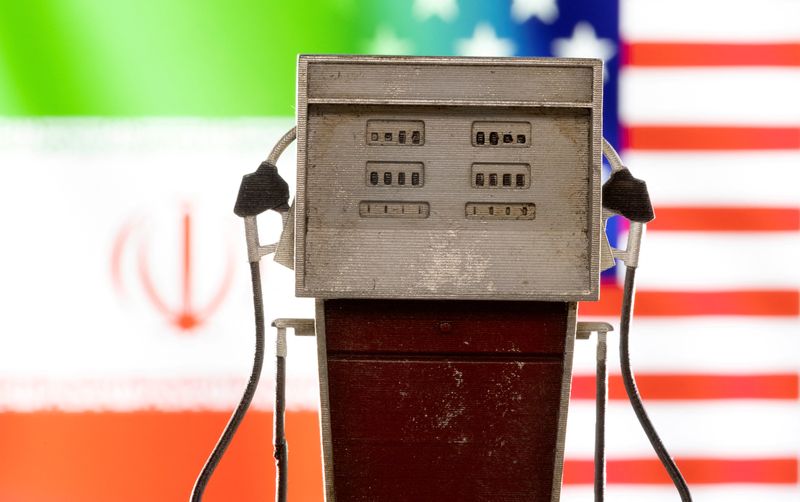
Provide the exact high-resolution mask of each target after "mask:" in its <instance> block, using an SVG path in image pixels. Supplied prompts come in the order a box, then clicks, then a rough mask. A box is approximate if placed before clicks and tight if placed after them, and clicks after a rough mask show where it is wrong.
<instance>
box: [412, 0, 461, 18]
mask: <svg viewBox="0 0 800 502" xmlns="http://www.w3.org/2000/svg"><path fill="white" fill-rule="evenodd" d="M413 11H414V16H416V18H417V19H419V20H421V21H425V20H426V19H428V18H429V17H431V16H439V17H440V18H442V20H443V21H452V20H453V19H455V18H456V16H457V15H458V4H457V3H456V0H414V8H413Z"/></svg>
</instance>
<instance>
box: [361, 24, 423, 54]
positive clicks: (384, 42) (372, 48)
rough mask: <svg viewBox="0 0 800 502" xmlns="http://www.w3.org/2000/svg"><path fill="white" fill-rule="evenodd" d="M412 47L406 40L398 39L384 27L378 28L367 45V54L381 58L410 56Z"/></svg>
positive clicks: (390, 30) (389, 29) (391, 31)
mask: <svg viewBox="0 0 800 502" xmlns="http://www.w3.org/2000/svg"><path fill="white" fill-rule="evenodd" d="M412 50H413V46H412V45H411V42H409V41H408V40H406V39H403V38H399V37H398V36H397V35H395V33H394V31H393V30H392V29H391V28H388V27H386V26H380V27H378V31H376V32H375V38H373V39H372V40H371V41H370V42H369V43H368V44H367V52H368V53H370V54H378V55H383V56H393V55H407V54H411V53H412Z"/></svg>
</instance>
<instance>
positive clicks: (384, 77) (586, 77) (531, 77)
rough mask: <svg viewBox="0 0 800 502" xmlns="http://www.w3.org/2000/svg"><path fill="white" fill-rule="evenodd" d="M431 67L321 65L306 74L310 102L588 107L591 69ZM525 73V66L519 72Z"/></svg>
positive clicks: (580, 67)
mask: <svg viewBox="0 0 800 502" xmlns="http://www.w3.org/2000/svg"><path fill="white" fill-rule="evenodd" d="M520 68H521V67H519V66H511V65H505V66H498V65H491V66H489V65H474V64H473V65H459V64H453V65H447V66H441V65H438V66H437V65H430V64H413V63H412V64H384V65H376V64H371V63H353V62H350V63H337V62H325V63H320V64H316V65H313V66H311V67H310V68H309V72H308V96H309V98H310V99H348V98H352V97H354V95H357V96H358V97H359V98H362V99H382V98H385V99H397V98H410V99H433V100H449V99H453V98H458V99H474V100H486V101H544V102H564V103H591V102H592V67H591V66H541V67H539V68H537V71H534V72H532V71H520ZM522 68H524V67H522Z"/></svg>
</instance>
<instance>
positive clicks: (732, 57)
mask: <svg viewBox="0 0 800 502" xmlns="http://www.w3.org/2000/svg"><path fill="white" fill-rule="evenodd" d="M622 56H623V64H624V65H630V66H644V67H668V66H683V67H686V66H789V67H792V66H800V43H763V44H757V43H748V44H742V43H726V44H701V43H662V42H632V43H627V44H625V45H624V46H623V48H622Z"/></svg>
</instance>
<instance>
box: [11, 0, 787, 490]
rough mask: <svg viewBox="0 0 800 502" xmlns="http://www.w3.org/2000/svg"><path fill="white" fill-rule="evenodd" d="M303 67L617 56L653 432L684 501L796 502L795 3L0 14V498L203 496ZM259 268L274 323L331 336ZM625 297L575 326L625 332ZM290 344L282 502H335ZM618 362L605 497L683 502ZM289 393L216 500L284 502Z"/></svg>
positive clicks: (273, 6)
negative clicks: (298, 68) (644, 194)
mask: <svg viewBox="0 0 800 502" xmlns="http://www.w3.org/2000/svg"><path fill="white" fill-rule="evenodd" d="M298 53H348V54H361V53H364V54H410V55H465V56H562V57H592V58H600V59H603V60H604V61H605V65H606V66H605V68H606V75H605V76H606V83H605V89H604V93H605V117H604V134H605V136H606V137H607V138H608V139H609V140H611V141H612V142H613V143H614V144H615V145H616V146H617V147H619V148H621V150H622V152H623V157H624V159H625V161H626V163H627V164H628V165H629V166H630V168H631V169H632V171H633V173H634V174H635V175H636V176H638V177H640V178H643V179H645V180H646V181H647V182H648V185H649V187H650V191H651V194H652V197H653V201H654V204H655V208H656V215H657V219H656V220H655V221H654V222H653V223H652V224H651V225H650V226H649V229H648V230H649V232H648V235H647V237H646V240H645V244H644V248H643V255H642V263H641V267H640V269H639V273H638V276H639V278H640V282H639V292H638V298H637V304H636V320H635V323H634V328H633V329H634V331H633V341H632V353H633V363H634V369H635V370H637V371H638V380H639V385H640V388H641V390H642V394H643V395H644V398H645V401H646V403H647V404H648V406H649V411H650V413H651V416H652V418H653V420H654V422H655V424H656V426H657V427H658V428H659V430H660V431H661V433H662V436H663V438H664V440H665V442H666V444H667V445H668V447H669V448H670V450H671V453H672V454H673V455H674V456H675V457H676V458H677V462H678V464H679V465H680V466H681V468H682V469H683V471H684V473H685V475H686V477H687V479H688V481H689V484H690V485H691V486H692V487H693V489H694V494H695V499H696V500H699V501H726V502H728V501H734V502H735V501H752V500H759V499H760V500H769V501H771V502H789V501H793V502H796V501H797V500H800V486H798V470H799V467H798V458H799V457H800V425H799V424H800V401H799V400H798V399H799V397H798V380H799V378H798V375H799V374H800V323H799V322H798V316H799V315H800V264H798V257H800V92H798V90H800V3H799V2H797V1H795V0H759V1H755V0H672V1H670V2H665V1H662V0H498V1H493V2H486V1H479V0H393V1H389V0H385V1H367V0H363V1H358V0H308V1H304V2H300V1H294V2H289V1H285V2H278V1H268V0H262V1H255V0H253V1H246V0H229V1H226V2H213V1H210V0H193V1H189V0H172V1H168V2H156V1H130V0H117V1H114V2H108V1H101V0H60V1H57V0H52V1H47V0H38V1H31V2H18V1H14V0H0V174H2V179H1V180H0V231H2V234H0V235H2V237H1V238H0V242H2V245H0V500H2V501H8V502H17V501H101V500H102V501H107V500H114V501H128V500H131V501H133V500H137V501H141V500H158V501H160V500H165V501H172V500H186V499H187V498H188V496H189V493H190V491H191V488H192V484H193V482H194V479H195V477H196V475H197V473H198V472H199V470H200V468H201V467H202V465H203V462H204V461H205V459H206V456H207V454H208V453H209V452H210V450H211V448H212V447H213V445H214V443H215V441H216V439H217V437H218V435H219V433H220V432H221V430H222V428H223V427H224V425H225V423H226V422H227V419H228V416H229V414H230V411H231V410H232V408H233V407H234V406H235V404H236V402H237V401H238V399H239V397H240V395H241V391H242V389H243V387H244V384H245V382H246V378H247V375H248V374H249V371H250V364H251V357H252V350H253V333H252V312H251V304H250V285H249V280H248V276H247V264H246V253H245V247H244V238H243V227H242V224H241V221H240V220H239V219H238V218H236V217H235V216H234V215H233V213H232V207H233V202H234V200H235V196H236V192H237V189H238V185H239V180H240V177H241V175H242V174H244V173H245V172H250V171H252V170H253V169H255V168H256V167H257V166H258V164H259V163H260V161H261V160H262V159H264V158H265V157H266V155H267V153H268V152H269V150H270V149H271V148H272V145H273V144H274V142H275V140H276V139H277V138H278V137H280V135H281V134H283V132H285V131H286V130H287V129H289V128H290V127H292V125H293V123H294V113H295V99H294V96H295V77H296V75H295V63H296V57H297V54H298ZM294 155H295V151H294V149H293V148H292V149H291V150H290V151H288V152H287V153H286V154H285V155H284V156H283V158H282V160H281V164H280V169H281V171H282V173H283V176H284V177H285V178H286V179H287V180H289V182H290V184H291V185H292V186H293V185H294V177H295V163H294ZM270 218H271V217H270V216H267V217H266V219H265V221H264V222H263V225H265V228H266V231H262V237H263V238H264V239H268V238H270V237H272V238H274V239H277V237H278V233H279V230H280V228H279V227H280V225H279V221H278V219H277V218H274V219H270ZM624 232H625V227H624V225H617V224H612V225H610V226H609V237H610V238H611V239H612V241H615V240H617V239H619V238H620V237H621V236H622V237H624ZM262 270H263V278H264V281H265V290H266V299H265V305H266V316H267V318H268V319H273V318H276V317H292V316H295V317H312V316H313V308H312V307H313V305H312V303H311V302H310V301H308V300H297V299H294V298H293V292H294V288H293V275H292V273H291V271H288V270H285V269H282V268H281V267H280V266H277V265H276V264H274V263H271V262H270V264H268V265H266V266H265V267H264V268H263V269H262ZM620 282H621V281H620V280H619V277H618V275H617V274H616V273H614V272H612V273H610V274H608V275H606V276H605V277H604V286H603V293H602V300H601V301H600V302H598V303H596V304H593V303H585V304H582V305H581V307H580V316H581V318H582V319H583V320H605V321H611V322H613V323H614V324H615V325H616V324H617V321H616V320H615V318H616V316H617V315H618V309H619V298H620V288H619V285H620ZM269 335H273V332H270V333H269ZM290 343H291V344H290V347H289V361H288V366H289V414H288V426H287V427H288V441H289V450H290V457H289V458H290V465H291V467H290V488H289V489H290V492H289V493H290V499H291V500H293V501H319V500H322V477H321V467H320V448H319V439H318V437H319V436H318V425H317V406H318V404H317V403H318V398H317V387H316V386H317V381H316V362H315V361H316V358H315V354H314V347H313V341H312V340H297V339H292V340H291V342H290ZM616 343H617V339H616V337H614V336H611V338H610V344H611V347H614V346H615V344H616ZM267 361H268V362H269V363H271V362H272V358H271V357H268V358H267ZM610 365H611V368H612V373H613V375H612V380H611V389H610V399H611V403H610V407H609V417H608V427H609V431H608V439H607V446H608V456H609V468H608V469H609V470H608V479H609V500H615V501H616V500H620V501H622V500H628V501H642V500H647V501H651V500H652V501H661V500H664V501H667V500H675V499H676V498H677V495H676V494H675V493H674V492H673V488H672V486H671V485H670V484H669V480H668V478H667V477H666V475H665V474H664V473H663V472H662V469H661V467H660V464H658V461H657V460H656V457H655V456H654V454H653V452H652V451H651V449H650V446H649V444H648V442H647V440H646V438H645V436H644V434H643V433H642V432H641V430H640V429H639V427H638V424H637V423H636V419H635V417H634V415H633V413H632V411H630V407H629V405H628V403H627V400H626V398H625V394H624V390H623V388H622V385H621V380H620V378H619V377H618V376H617V375H618V368H619V363H618V359H617V358H616V353H615V351H614V350H611V361H610ZM272 372H273V368H272V367H271V366H269V365H268V366H267V367H266V368H265V371H264V376H263V380H262V384H261V387H260V389H259V393H258V395H257V396H256V400H255V403H254V410H253V411H252V412H251V413H250V414H249V415H248V416H247V418H246V419H245V421H244V424H243V426H242V428H241V429H240V432H239V434H238V435H237V436H236V438H235V440H234V442H233V445H232V447H231V448H230V449H229V451H228V454H227V456H226V457H225V458H224V459H223V461H222V463H221V465H220V467H219V469H218V470H217V473H216V474H215V476H214V477H213V478H212V481H211V483H210V485H209V488H208V492H207V500H219V501H223V500H225V501H227V500H237V501H250V500H267V499H271V498H272V492H273V489H274V466H273V459H272V446H271V435H272V426H271V421H272V414H271V391H272V389H273V383H272V377H271V375H272ZM593 372H594V342H578V345H577V348H576V365H575V376H574V382H573V394H572V404H571V409H570V418H569V427H568V434H567V460H566V466H565V478H564V484H565V489H564V496H563V500H565V501H590V500H592V488H591V483H592V455H593V433H594V429H593V427H594V402H593V399H594V391H593V388H594V381H593V378H592V375H593Z"/></svg>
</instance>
